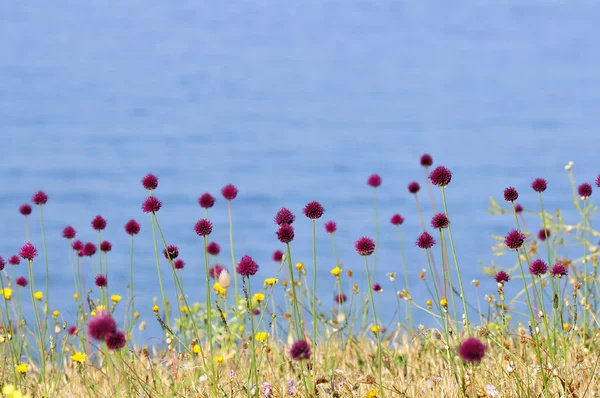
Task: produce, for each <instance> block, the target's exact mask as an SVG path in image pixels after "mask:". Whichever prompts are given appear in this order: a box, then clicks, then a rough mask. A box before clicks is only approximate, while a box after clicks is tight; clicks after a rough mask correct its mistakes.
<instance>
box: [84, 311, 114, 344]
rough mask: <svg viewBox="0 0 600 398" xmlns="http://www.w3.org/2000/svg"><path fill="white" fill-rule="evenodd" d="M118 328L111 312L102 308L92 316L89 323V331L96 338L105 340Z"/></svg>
mask: <svg viewBox="0 0 600 398" xmlns="http://www.w3.org/2000/svg"><path fill="white" fill-rule="evenodd" d="M116 330H117V323H116V322H115V320H114V319H113V317H112V315H110V312H108V311H105V310H100V311H98V312H97V313H96V315H94V316H93V317H92V319H91V320H90V323H89V324H88V333H89V335H90V336H92V337H93V338H94V339H96V340H104V339H105V338H106V337H107V336H108V335H109V334H111V333H113V332H115V331H116Z"/></svg>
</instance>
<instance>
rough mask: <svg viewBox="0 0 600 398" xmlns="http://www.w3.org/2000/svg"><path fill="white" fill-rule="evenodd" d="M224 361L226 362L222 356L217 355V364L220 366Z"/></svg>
mask: <svg viewBox="0 0 600 398" xmlns="http://www.w3.org/2000/svg"><path fill="white" fill-rule="evenodd" d="M223 360H224V358H223V357H222V356H221V355H217V356H216V357H215V362H216V363H218V364H221V363H223Z"/></svg>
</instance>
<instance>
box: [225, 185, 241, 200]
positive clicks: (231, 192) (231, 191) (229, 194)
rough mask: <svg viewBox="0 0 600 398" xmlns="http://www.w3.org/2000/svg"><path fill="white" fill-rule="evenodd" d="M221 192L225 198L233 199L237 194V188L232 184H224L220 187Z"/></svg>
mask: <svg viewBox="0 0 600 398" xmlns="http://www.w3.org/2000/svg"><path fill="white" fill-rule="evenodd" d="M221 194H222V195H223V197H224V198H225V199H226V200H234V199H235V198H236V196H237V194H238V189H237V188H236V187H235V186H234V185H231V184H229V185H225V186H224V187H223V189H221Z"/></svg>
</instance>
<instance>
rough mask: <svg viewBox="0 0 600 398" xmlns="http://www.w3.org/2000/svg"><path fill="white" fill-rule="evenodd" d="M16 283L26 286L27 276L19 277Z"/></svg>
mask: <svg viewBox="0 0 600 398" xmlns="http://www.w3.org/2000/svg"><path fill="white" fill-rule="evenodd" d="M15 283H16V284H17V286H21V287H26V286H27V284H28V282H27V278H25V277H24V276H20V277H18V278H17V280H16V281H15Z"/></svg>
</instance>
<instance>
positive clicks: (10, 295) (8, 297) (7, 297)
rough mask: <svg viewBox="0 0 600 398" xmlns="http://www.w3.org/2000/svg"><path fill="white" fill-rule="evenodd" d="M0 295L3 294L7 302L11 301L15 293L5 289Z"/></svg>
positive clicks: (0, 291)
mask: <svg viewBox="0 0 600 398" xmlns="http://www.w3.org/2000/svg"><path fill="white" fill-rule="evenodd" d="M0 293H2V295H3V296H4V299H5V300H10V298H11V297H12V293H13V292H12V289H11V288H8V287H5V288H4V289H2V290H0Z"/></svg>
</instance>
